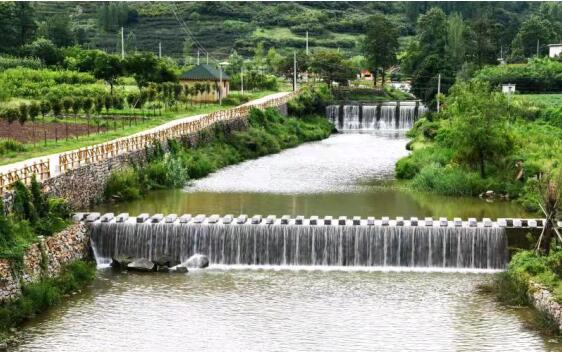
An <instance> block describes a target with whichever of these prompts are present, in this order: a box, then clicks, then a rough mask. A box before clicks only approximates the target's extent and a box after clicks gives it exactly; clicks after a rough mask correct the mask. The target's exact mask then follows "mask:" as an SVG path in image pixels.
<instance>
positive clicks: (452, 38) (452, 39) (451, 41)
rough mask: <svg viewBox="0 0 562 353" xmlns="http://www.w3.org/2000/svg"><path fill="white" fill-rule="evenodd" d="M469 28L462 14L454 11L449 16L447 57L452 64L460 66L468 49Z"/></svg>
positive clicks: (456, 66)
mask: <svg viewBox="0 0 562 353" xmlns="http://www.w3.org/2000/svg"><path fill="white" fill-rule="evenodd" d="M468 38H469V28H468V26H467V25H466V23H465V22H464V20H463V18H462V15H460V14H459V13H453V14H452V15H450V16H449V17H448V18H447V46H446V49H447V52H446V55H447V58H448V59H449V60H450V63H451V66H453V67H455V68H460V67H461V65H462V64H463V63H464V62H465V60H466V56H467V51H468Z"/></svg>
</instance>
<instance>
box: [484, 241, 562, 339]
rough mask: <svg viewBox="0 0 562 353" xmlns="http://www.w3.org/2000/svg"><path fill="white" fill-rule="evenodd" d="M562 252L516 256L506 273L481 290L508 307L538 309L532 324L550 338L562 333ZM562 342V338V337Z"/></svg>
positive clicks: (524, 252) (519, 254) (524, 253)
mask: <svg viewBox="0 0 562 353" xmlns="http://www.w3.org/2000/svg"><path fill="white" fill-rule="evenodd" d="M561 271H562V250H560V249H558V250H553V251H551V253H550V254H549V255H548V256H539V255H537V254H536V253H534V252H532V251H520V252H518V253H516V254H515V255H514V256H513V257H512V259H511V261H510V263H509V265H508V268H507V271H506V272H503V273H500V274H498V275H496V277H495V278H494V279H493V280H492V281H491V282H490V283H488V284H485V285H482V286H481V287H480V289H481V290H482V291H484V292H489V293H491V294H493V295H494V296H495V297H496V298H497V300H498V302H499V303H501V304H503V305H506V306H527V307H531V308H534V310H535V313H534V315H532V317H531V320H530V323H531V325H532V326H533V329H537V330H539V331H541V332H543V333H545V334H547V335H549V336H559V335H560V334H561V333H562V272H561ZM561 338H562V337H561Z"/></svg>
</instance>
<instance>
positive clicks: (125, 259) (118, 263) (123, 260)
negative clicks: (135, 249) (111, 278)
mask: <svg viewBox="0 0 562 353" xmlns="http://www.w3.org/2000/svg"><path fill="white" fill-rule="evenodd" d="M133 261H135V259H134V258H132V257H130V256H119V257H117V258H113V259H111V267H113V268H115V269H118V270H126V269H127V266H128V265H129V264H130V263H131V262H133Z"/></svg>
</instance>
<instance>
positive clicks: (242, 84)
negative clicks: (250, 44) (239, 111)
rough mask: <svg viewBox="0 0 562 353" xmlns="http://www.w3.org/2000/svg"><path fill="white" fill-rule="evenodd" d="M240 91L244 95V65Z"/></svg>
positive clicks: (241, 73) (241, 70)
mask: <svg viewBox="0 0 562 353" xmlns="http://www.w3.org/2000/svg"><path fill="white" fill-rule="evenodd" d="M240 90H241V91H242V95H244V65H242V66H241V67H240Z"/></svg>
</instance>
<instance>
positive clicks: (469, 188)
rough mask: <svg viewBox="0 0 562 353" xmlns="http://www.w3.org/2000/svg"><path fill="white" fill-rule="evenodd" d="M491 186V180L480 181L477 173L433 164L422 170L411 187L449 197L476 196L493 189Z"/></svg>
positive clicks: (413, 180)
mask: <svg viewBox="0 0 562 353" xmlns="http://www.w3.org/2000/svg"><path fill="white" fill-rule="evenodd" d="M492 185H493V182H492V181H491V180H489V179H481V178H480V175H478V173H475V172H471V171H467V170H464V169H462V168H459V167H452V166H447V167H441V166H439V165H438V164H435V163H434V164H430V165H428V166H426V167H424V168H422V169H421V170H420V172H419V173H418V174H416V176H415V177H414V178H413V179H412V187H413V188H414V189H416V190H420V191H432V192H437V193H440V194H443V195H451V196H476V195H478V194H480V193H482V192H484V191H486V190H488V189H494V187H493V186H492Z"/></svg>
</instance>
